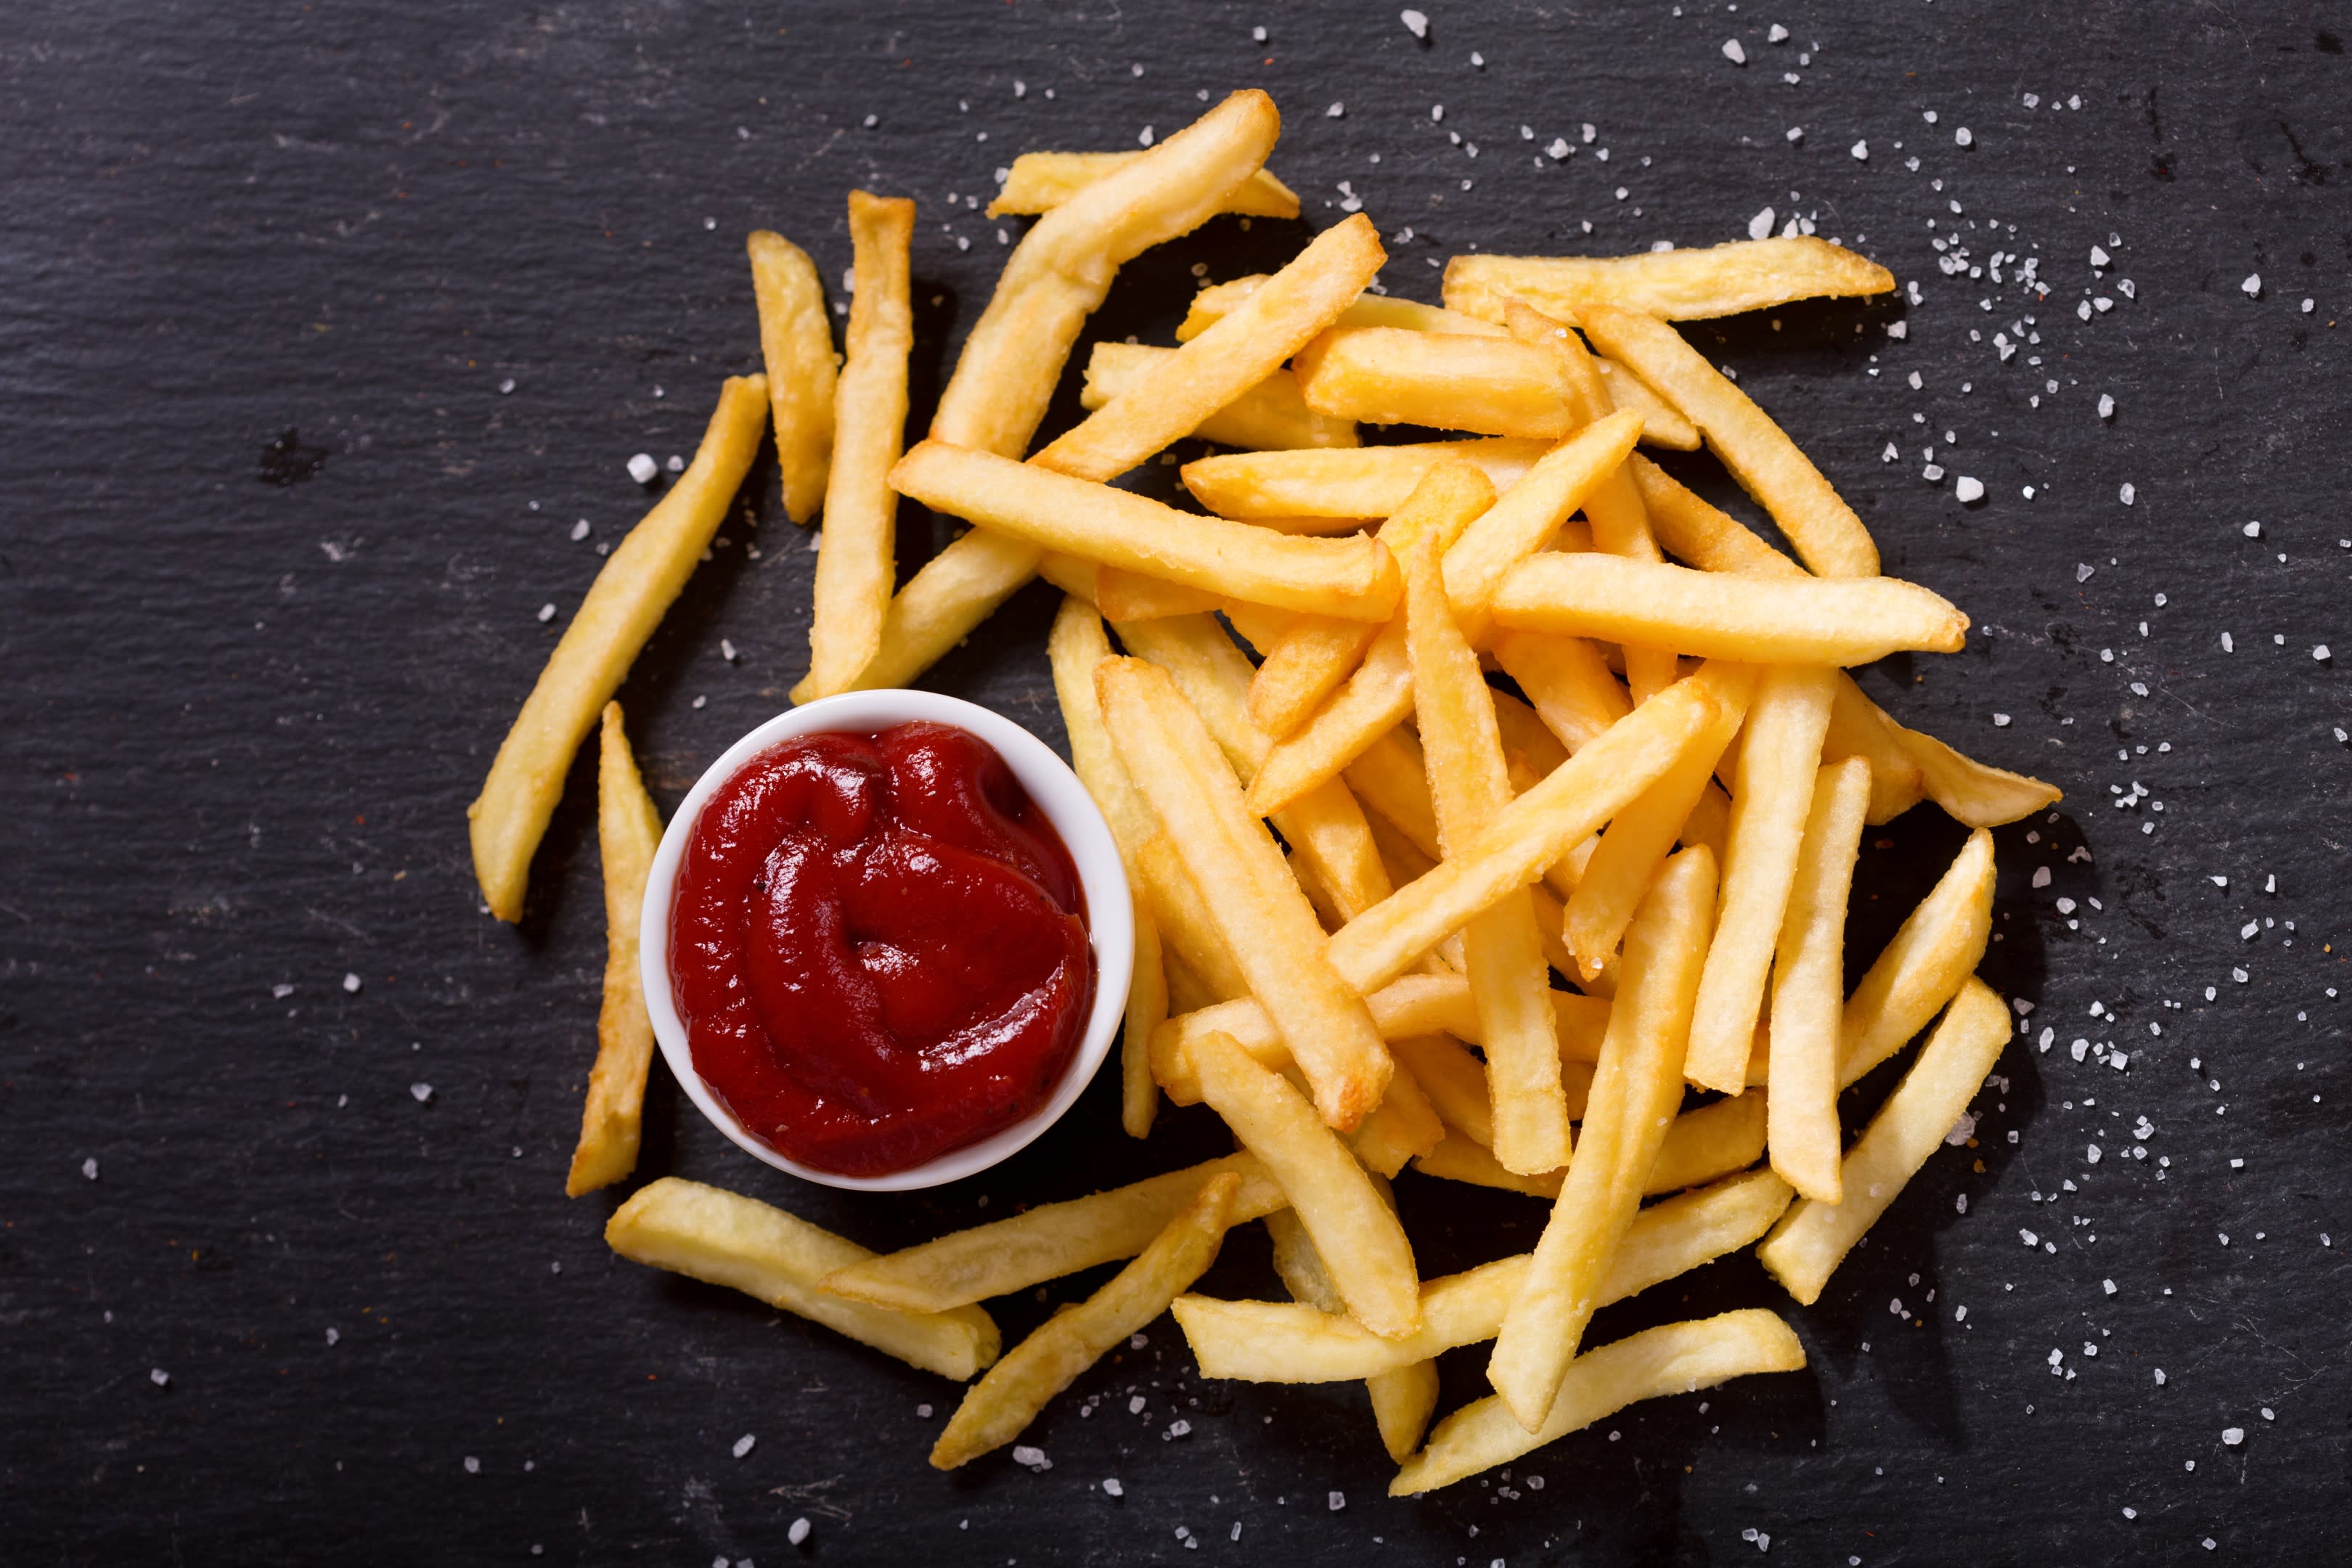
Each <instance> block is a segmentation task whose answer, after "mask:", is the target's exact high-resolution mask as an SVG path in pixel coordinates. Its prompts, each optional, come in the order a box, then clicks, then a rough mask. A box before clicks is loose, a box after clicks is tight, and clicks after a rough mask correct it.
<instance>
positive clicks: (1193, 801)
mask: <svg viewBox="0 0 2352 1568" xmlns="http://www.w3.org/2000/svg"><path fill="white" fill-rule="evenodd" d="M1095 679H1096V685H1097V690H1099V691H1100V693H1101V695H1102V704H1103V717H1104V720H1105V721H1106V724H1107V726H1108V729H1109V731H1110V734H1111V738H1112V739H1113V740H1114V741H1115V742H1118V749H1119V754H1120V756H1121V757H1122V758H1123V759H1124V760H1125V762H1126V763H1127V767H1128V773H1129V776H1130V777H1132V778H1133V779H1134V780H1135V781H1136V782H1137V784H1139V786H1140V787H1141V788H1142V791H1143V793H1144V795H1145V796H1146V797H1147V798H1148V799H1149V800H1150V802H1151V805H1152V807H1153V809H1154V810H1155V811H1156V812H1157V813H1158V815H1159V817H1160V826H1161V829H1162V831H1164V832H1165V833H1166V834H1167V835H1168V837H1169V840H1170V841H1171V843H1173V844H1174V845H1175V847H1176V849H1177V852H1178V854H1179V855H1180V856H1181V858H1182V859H1183V862H1184V868H1185V870H1186V871H1188V872H1189V873H1191V876H1192V881H1193V884H1194V885H1195V886H1196V887H1198V888H1199V889H1200V890H1201V895H1202V899H1203V900H1205V901H1206V902H1207V904H1208V907H1209V910H1210V913H1211V915H1212V916H1213V919H1214V920H1215V921H1216V922H1217V928H1218V931H1219V932H1220V934H1221V935H1223V938H1224V940H1225V946H1226V948H1227V949H1228V951H1230V952H1232V954H1233V957H1234V963H1236V964H1237V965H1239V967H1240V969H1241V971H1242V973H1243V975H1244V977H1245V978H1246V979H1247V980H1248V982H1249V986H1250V991H1251V994H1253V995H1255V997H1256V998H1257V999H1258V1000H1259V1001H1260V1002H1261V1003H1263V1004H1264V1005H1265V1010H1266V1013H1267V1015H1268V1016H1270V1017H1272V1018H1273V1020H1274V1021H1275V1024H1276V1026H1277V1027H1278V1028H1280V1030H1281V1031H1282V1036H1283V1038H1284V1039H1285V1040H1286V1042H1288V1044H1289V1046H1290V1049H1291V1054H1292V1056H1293V1058H1295V1059H1296V1060H1297V1063H1298V1065H1299V1068H1300V1070H1302V1071H1303V1072H1305V1073H1306V1075H1307V1081H1308V1082H1309V1083H1311V1084H1313V1085H1314V1088H1315V1096H1316V1104H1317V1106H1318V1109H1319V1110H1321V1111H1322V1113H1323V1115H1324V1117H1325V1118H1326V1119H1327V1120H1328V1121H1329V1122H1330V1124H1331V1125H1332V1126H1334V1127H1339V1128H1343V1129H1351V1128H1353V1127H1354V1126H1355V1125H1356V1124H1357V1123H1358V1122H1359V1121H1362V1120H1363V1117H1364V1113H1365V1112H1367V1111H1369V1110H1371V1108H1372V1107H1373V1106H1375V1105H1378V1104H1379V1103H1380V1101H1381V1095H1382V1094H1383V1093H1384V1092H1385V1091H1386V1089H1387V1088H1388V1079H1389V1073H1390V1070H1391V1062H1390V1059H1389V1053H1388V1047H1386V1046H1385V1045H1383V1044H1382V1043H1381V1037H1380V1032H1379V1030H1377V1029H1376V1028H1374V1027H1373V1026H1372V1019H1371V1015H1370V1013H1368V1012H1366V1011H1365V1009H1364V1004H1363V1001H1362V998H1361V997H1360V994H1358V992H1360V990H1361V989H1362V988H1361V987H1356V988H1354V989H1351V988H1350V987H1349V985H1348V984H1347V983H1346V982H1344V981H1343V980H1342V979H1341V978H1340V976H1339V974H1338V973H1336V972H1335V971H1334V970H1333V968H1332V966H1331V964H1330V963H1329V961H1328V959H1327V957H1326V956H1325V954H1324V952H1323V949H1324V946H1325V942H1324V937H1323V930H1322V927H1321V926H1320V925H1318V923H1317V922H1316V920H1315V911H1314V910H1312V909H1310V908H1309V907H1308V906H1307V896H1306V894H1304V893H1303V892H1301V891H1300V890H1299V888H1298V884H1297V881H1296V880H1294V879H1292V877H1291V875H1290V871H1289V868H1288V867H1287V866H1286V865H1285V864H1284V863H1283V859H1282V852H1281V851H1280V850H1279V849H1277V848H1276V847H1275V843H1274V839H1273V837H1271V836H1270V835H1269V834H1268V833H1267V832H1266V830H1265V824H1264V823H1262V822H1260V821H1258V820H1257V818H1256V817H1255V816H1253V815H1252V814H1251V813H1250V811H1249V809H1248V808H1247V807H1246V806H1245V805H1244V804H1243V802H1242V795H1241V787H1240V785H1239V784H1237V783H1236V782H1235V780H1234V774H1233V770H1232V769H1231V768H1230V767H1228V766H1227V765H1226V763H1225V760H1224V758H1223V756H1222V755H1220V754H1219V752H1218V751H1217V747H1216V742H1214V741H1213V740H1211V739H1210V738H1209V732H1208V731H1207V730H1206V729H1205V728H1203V727H1202V723H1201V721H1200V716H1199V714H1198V713H1197V712H1195V711H1194V710H1193V708H1192V704H1190V703H1189V702H1187V701H1185V700H1184V697H1183V694H1182V693H1181V692H1180V691H1179V690H1177V689H1176V685H1175V683H1174V682H1173V681H1172V680H1171V679H1169V677H1168V674H1167V672H1166V671H1165V670H1162V669H1160V668H1158V667H1157V666H1155V665H1150V664H1146V663H1145V662H1144V661H1142V660H1141V659H1136V658H1126V659H1111V660H1107V661H1106V662H1104V663H1103V664H1102V665H1101V666H1099V667H1098V668H1097V671H1096V676H1095Z"/></svg>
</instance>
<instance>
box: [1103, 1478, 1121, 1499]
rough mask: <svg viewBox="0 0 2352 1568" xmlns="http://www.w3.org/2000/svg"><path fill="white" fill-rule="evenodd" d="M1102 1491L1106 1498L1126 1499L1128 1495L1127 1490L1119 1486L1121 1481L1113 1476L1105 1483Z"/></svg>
mask: <svg viewBox="0 0 2352 1568" xmlns="http://www.w3.org/2000/svg"><path fill="white" fill-rule="evenodd" d="M1102 1489H1103V1495H1104V1496H1106V1497H1125V1496H1126V1495H1127V1489H1126V1488H1125V1487H1123V1486H1121V1485H1120V1484H1119V1480H1118V1477H1117V1476H1113V1477H1111V1478H1110V1479H1108V1480H1107V1481H1105V1482H1103V1484H1102Z"/></svg>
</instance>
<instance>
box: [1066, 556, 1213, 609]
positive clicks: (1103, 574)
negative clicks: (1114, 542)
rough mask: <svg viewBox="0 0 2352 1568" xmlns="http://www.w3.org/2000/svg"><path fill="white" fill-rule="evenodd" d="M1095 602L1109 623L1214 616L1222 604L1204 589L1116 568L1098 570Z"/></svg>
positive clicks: (1101, 567) (1098, 568) (1099, 567)
mask: <svg viewBox="0 0 2352 1568" xmlns="http://www.w3.org/2000/svg"><path fill="white" fill-rule="evenodd" d="M1048 559H1049V560H1050V559H1051V557H1048ZM1094 600H1095V608H1097V609H1098V610H1100V611H1101V612H1102V613H1103V618H1104V619H1106V620H1109V621H1164V620H1167V619H1169V618H1170V617H1171V616H1206V615H1213V614H1215V613H1216V610H1217V606H1218V605H1220V604H1222V603H1223V600H1222V599H1221V598H1220V596H1219V595H1215V594H1213V593H1210V592H1209V591H1208V590H1207V589H1205V588H1190V587H1186V586H1185V585H1184V584H1181V583H1171V582H1169V581H1168V580H1167V579H1166V578H1164V577H1146V576H1144V575H1142V574H1139V573H1135V572H1127V571H1122V570H1121V569H1119V568H1118V567H1117V566H1097V567H1096V568H1095V593H1094Z"/></svg>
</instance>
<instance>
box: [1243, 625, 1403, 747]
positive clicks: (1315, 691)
mask: <svg viewBox="0 0 2352 1568" xmlns="http://www.w3.org/2000/svg"><path fill="white" fill-rule="evenodd" d="M1379 635H1380V627H1378V626H1372V625H1370V624H1369V623H1367V622H1364V621H1335V620H1333V619H1331V618H1330V617H1329V616H1299V617H1298V618H1297V620H1296V621H1295V622H1294V623H1293V624H1292V625H1291V627H1290V629H1289V630H1288V631H1286V632H1285V633H1284V634H1283V635H1282V637H1279V638H1278V639H1276V642H1275V643H1274V646H1273V647H1269V648H1267V649H1265V662H1263V663H1261V664H1260V665H1259V666H1258V667H1257V673H1256V674H1255V675H1253V676H1252V677H1251V678H1250V694H1249V711H1250V719H1251V721H1253V722H1255V724H1256V725H1257V727H1258V728H1259V729H1261V730H1263V731H1265V732H1266V734H1267V735H1269V736H1271V737H1272V738H1273V739H1275V740H1277V741H1278V740H1280V739H1282V738H1283V737H1284V736H1286V735H1287V734H1289V733H1290V732H1291V731H1293V730H1296V729H1297V728H1298V726H1299V725H1300V724H1301V723H1303V722H1304V721H1306V718H1307V715H1308V714H1309V713H1312V712H1313V711H1314V710H1315V708H1316V706H1317V704H1318V703H1320V702H1321V701H1322V700H1324V699H1325V698H1326V697H1328V696H1329V695H1330V694H1331V691H1332V689H1333V688H1335V687H1337V686H1338V685H1339V683H1340V682H1341V681H1343V680H1345V679H1348V677H1349V674H1350V673H1352V672H1353V671H1354V669H1355V668H1356V667H1357V666H1358V665H1360V664H1361V663H1362V662H1363V659H1364V653H1365V650H1366V649H1368V648H1370V647H1371V646H1372V639H1373V638H1374V637H1378V636H1379Z"/></svg>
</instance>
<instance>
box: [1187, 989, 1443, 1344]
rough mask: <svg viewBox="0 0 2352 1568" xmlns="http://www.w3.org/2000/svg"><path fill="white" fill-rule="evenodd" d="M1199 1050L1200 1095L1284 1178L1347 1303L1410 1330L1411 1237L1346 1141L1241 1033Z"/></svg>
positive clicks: (1214, 1039) (1413, 1308) (1415, 1319)
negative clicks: (1263, 1062) (1237, 1040)
mask: <svg viewBox="0 0 2352 1568" xmlns="http://www.w3.org/2000/svg"><path fill="white" fill-rule="evenodd" d="M1192 1060H1193V1065H1194V1067H1195V1068H1197V1069H1198V1070H1199V1072H1200V1074H1201V1098H1202V1100H1205V1101H1206V1102H1207V1103H1208V1104H1209V1106H1210V1107H1211V1108H1212V1109H1213V1110H1215V1111H1216V1112H1217V1114H1218V1115H1220V1116H1222V1117H1223V1118H1224V1120H1225V1124H1226V1125H1227V1126H1229V1127H1231V1128H1232V1129H1233V1131H1234V1137H1235V1138H1236V1139H1238V1140H1240V1142H1241V1144H1242V1146H1243V1147H1244V1149H1246V1150H1248V1151H1249V1152H1251V1153H1253V1154H1255V1155H1256V1156H1257V1157H1258V1159H1259V1161H1260V1162H1262V1163H1264V1164H1265V1168H1266V1170H1267V1171H1268V1172H1269V1173H1271V1174H1272V1175H1273V1176H1274V1179H1275V1180H1276V1182H1277V1183H1279V1184H1280V1185H1281V1187H1282V1190H1283V1193H1284V1194H1285V1195H1286V1196H1287V1197H1288V1198H1289V1199H1290V1206H1291V1208H1292V1209H1294V1210H1295V1211H1297V1215H1298V1218H1299V1222H1300V1223H1301V1224H1302V1225H1304V1226H1306V1227H1307V1234H1308V1235H1309V1236H1311V1237H1314V1238H1315V1249H1316V1251H1318V1252H1319V1253H1320V1254H1322V1257H1323V1261H1324V1263H1325V1265H1326V1266H1327V1267H1328V1268H1329V1269H1330V1271H1331V1283H1332V1285H1333V1287H1334V1288H1335V1289H1338V1291H1339V1298H1340V1300H1343V1301H1345V1302H1346V1303H1347V1305H1348V1310H1349V1311H1350V1312H1352V1313H1353V1314H1354V1315H1355V1317H1356V1318H1357V1320H1358V1321H1360V1322H1361V1323H1362V1324H1363V1325H1364V1326H1365V1327H1366V1328H1368V1329H1370V1330H1371V1331H1373V1332H1374V1333H1376V1334H1383V1335H1387V1336H1391V1337H1393V1336H1395V1335H1398V1334H1405V1333H1411V1332H1412V1331H1413V1329H1414V1328H1415V1327H1416V1326H1418V1324H1419V1323H1420V1321H1421V1280H1420V1277H1419V1275H1417V1274H1416V1273H1415V1272H1414V1270H1413V1262H1412V1243H1411V1242H1409V1241H1407V1240H1406V1239H1405V1235H1404V1227H1403V1226H1402V1225H1399V1224H1398V1223H1397V1216H1396V1213H1395V1211H1394V1210H1392V1209H1391V1208H1390V1207H1389V1205H1388V1204H1387V1202H1386V1201H1385V1200H1384V1199H1383V1198H1382V1197H1381V1194H1380V1191H1379V1189H1377V1188H1376V1187H1374V1186H1373V1184H1372V1180H1371V1178H1370V1176H1368V1175H1366V1174H1365V1173H1364V1168H1363V1166H1361V1165H1360V1164H1358V1163H1356V1157H1355V1156H1354V1155H1353V1154H1351V1153H1349V1152H1348V1147H1347V1145H1346V1144H1345V1143H1342V1142H1340V1141H1339V1136H1338V1134H1336V1133H1334V1132H1333V1131H1331V1129H1330V1128H1329V1127H1328V1126H1327V1125H1326V1124H1325V1122H1324V1120H1323V1119H1322V1118H1320V1117H1319V1116H1318V1114H1317V1112H1316V1110H1315V1108H1314V1107H1313V1106H1312V1105H1310V1104H1308V1103H1307V1099H1306V1097H1305V1096H1303V1095H1301V1094H1300V1093H1299V1092H1298V1091H1297V1089H1293V1088H1291V1087H1290V1084H1289V1081H1288V1080H1287V1079H1284V1078H1283V1077H1282V1075H1281V1074H1279V1073H1275V1072H1269V1071H1267V1070H1266V1069H1265V1068H1263V1067H1261V1066H1259V1065H1258V1064H1257V1062H1256V1061H1255V1060H1254V1059H1253V1058H1251V1057H1250V1055H1249V1053H1248V1052H1246V1051H1244V1050H1243V1049H1242V1048H1241V1047H1240V1046H1238V1045H1236V1044H1234V1041H1233V1038H1232V1037H1230V1036H1226V1035H1220V1034H1214V1033H1212V1034H1209V1035H1205V1036H1203V1037H1201V1038H1200V1039H1199V1040H1198V1041H1196V1042H1194V1043H1193V1046H1192Z"/></svg>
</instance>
